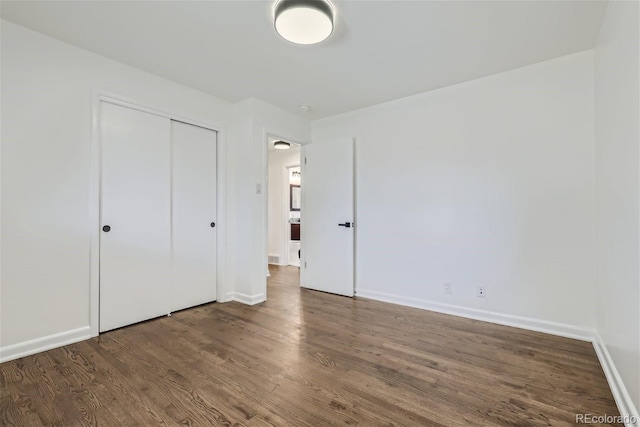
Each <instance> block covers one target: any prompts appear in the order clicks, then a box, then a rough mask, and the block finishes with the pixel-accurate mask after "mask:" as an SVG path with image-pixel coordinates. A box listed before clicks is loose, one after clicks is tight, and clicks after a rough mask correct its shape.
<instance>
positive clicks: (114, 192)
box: [100, 102, 171, 332]
mask: <svg viewBox="0 0 640 427" xmlns="http://www.w3.org/2000/svg"><path fill="white" fill-rule="evenodd" d="M170 135H171V132H170V120H169V119H166V118H163V117H159V116H155V115H153V114H148V113H144V112H141V111H138V110H134V109H131V108H127V107H122V106H118V105H114V104H110V103H107V102H101V103H100V138H101V148H102V155H101V158H102V191H101V215H100V218H101V225H100V226H101V228H102V230H101V235H100V331H101V332H103V331H108V330H110V329H115V328H119V327H121V326H124V325H128V324H131V323H136V322H139V321H142V320H146V319H150V318H153V317H157V316H161V315H163V314H167V313H169V305H168V301H169V297H168V289H169V280H170V279H169V278H170V274H171V271H170V265H171V258H170V227H171V223H170V200H171V198H170V188H171V187H170Z"/></svg>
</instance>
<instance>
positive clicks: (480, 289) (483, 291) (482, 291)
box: [478, 286, 487, 298]
mask: <svg viewBox="0 0 640 427" xmlns="http://www.w3.org/2000/svg"><path fill="white" fill-rule="evenodd" d="M486 296H487V288H486V287H485V286H478V298H484V297H486Z"/></svg>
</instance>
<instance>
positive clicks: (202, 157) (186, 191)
mask: <svg viewBox="0 0 640 427" xmlns="http://www.w3.org/2000/svg"><path fill="white" fill-rule="evenodd" d="M216 137H217V134H216V132H215V131H212V130H208V129H204V128H201V127H198V126H193V125H189V124H186V123H181V122H176V121H172V122H171V145H172V178H171V180H172V199H173V203H172V206H173V213H172V223H173V229H172V236H173V238H172V258H173V274H172V283H171V310H172V311H175V310H181V309H183V308H187V307H192V306H194V305H198V304H204V303H206V302H211V301H214V300H215V299H216V290H217V289H216V287H217V283H216V274H217V273H216V265H217V264H216V230H217V228H216V223H215V222H216Z"/></svg>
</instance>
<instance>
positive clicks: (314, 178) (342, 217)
mask: <svg viewBox="0 0 640 427" xmlns="http://www.w3.org/2000/svg"><path fill="white" fill-rule="evenodd" d="M302 158H303V161H302V180H301V188H302V209H301V210H300V216H301V225H300V230H301V234H302V235H301V239H300V243H301V258H302V259H301V266H300V267H301V270H300V284H301V286H303V287H305V288H309V289H316V290H319V291H325V292H331V293H334V294H339V295H346V296H353V292H354V228H353V225H354V154H353V140H352V139H344V140H339V141H333V142H323V143H315V144H309V145H305V146H303V148H302Z"/></svg>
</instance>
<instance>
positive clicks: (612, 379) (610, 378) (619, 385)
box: [593, 333, 640, 427]
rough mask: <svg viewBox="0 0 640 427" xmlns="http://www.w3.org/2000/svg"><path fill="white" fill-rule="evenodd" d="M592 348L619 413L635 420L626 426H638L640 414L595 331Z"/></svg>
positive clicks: (604, 345)
mask: <svg viewBox="0 0 640 427" xmlns="http://www.w3.org/2000/svg"><path fill="white" fill-rule="evenodd" d="M593 348H594V349H595V351H596V354H597V355H598V360H599V361H600V365H601V366H602V370H603V371H604V375H605V377H606V378H607V382H608V383H609V388H611V393H612V394H613V398H614V400H615V401H616V405H618V411H620V415H621V416H622V417H623V419H625V420H631V419H635V420H636V422H635V423H630V422H628V423H626V424H625V425H626V426H627V427H639V426H640V416H639V415H638V410H637V408H636V407H635V405H634V404H633V399H631V396H630V395H629V392H628V391H627V388H626V387H625V386H624V382H623V381H622V377H620V373H618V370H617V369H616V365H615V363H613V359H612V358H611V355H610V354H609V350H608V349H607V345H606V344H605V343H604V340H603V339H602V337H601V336H600V334H598V333H596V334H595V336H594V338H593Z"/></svg>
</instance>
